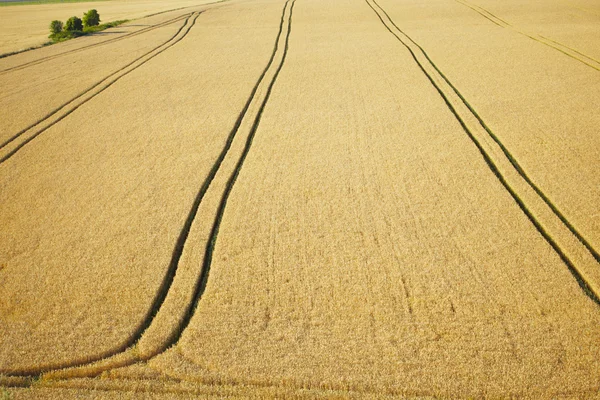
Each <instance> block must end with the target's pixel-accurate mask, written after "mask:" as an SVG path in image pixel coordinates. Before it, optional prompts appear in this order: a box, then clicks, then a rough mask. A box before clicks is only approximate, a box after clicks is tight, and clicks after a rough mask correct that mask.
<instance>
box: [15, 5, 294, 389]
mask: <svg viewBox="0 0 600 400" xmlns="http://www.w3.org/2000/svg"><path fill="white" fill-rule="evenodd" d="M294 4H295V0H286V3H285V5H284V7H283V11H282V15H281V22H280V24H279V31H278V34H277V38H276V40H275V44H274V47H273V51H272V53H271V56H270V59H269V61H268V63H267V65H266V67H265V68H264V70H263V71H262V73H261V75H260V76H259V78H258V80H257V82H256V84H255V85H254V87H253V89H252V91H251V93H250V96H249V97H248V99H247V101H246V103H245V105H244V107H243V109H242V110H241V112H240V113H239V115H238V118H237V119H236V121H235V123H234V126H233V128H232V130H231V131H230V133H229V135H228V137H227V139H226V142H225V144H224V147H223V149H222V150H221V153H220V154H219V156H218V157H217V159H216V160H215V162H214V164H213V166H212V168H211V170H210V172H209V173H208V175H207V177H206V178H205V180H204V182H203V183H202V185H201V187H200V189H199V191H198V194H197V195H196V197H195V199H194V202H193V204H192V207H191V209H190V211H189V213H188V217H187V218H186V220H185V223H184V226H183V227H182V229H181V232H180V234H179V237H178V239H177V241H176V243H175V246H174V249H173V254H172V257H171V262H170V264H169V267H168V269H167V272H166V274H165V277H164V279H163V281H162V283H161V286H160V288H159V290H158V291H157V294H156V296H155V298H154V300H153V303H152V306H151V308H150V309H149V311H148V313H147V315H146V317H145V318H144V319H143V321H142V322H141V323H140V325H139V326H138V328H136V330H135V332H134V333H133V334H132V335H131V336H130V338H129V339H128V340H127V342H126V343H125V344H123V345H121V346H119V347H118V348H117V349H115V350H113V351H111V352H110V354H109V353H106V354H103V355H100V356H97V357H94V358H93V359H92V358H88V359H86V360H79V361H76V362H69V363H64V364H60V365H54V366H45V367H42V368H35V369H33V368H31V369H27V370H19V371H8V372H4V376H6V377H8V378H9V380H11V379H12V380H14V384H11V383H10V382H7V384H6V385H7V386H9V387H11V386H14V387H17V386H23V385H27V382H34V381H37V380H39V379H40V378H42V375H43V374H46V373H53V372H55V371H56V372H58V375H57V376H56V375H54V374H50V377H49V379H51V380H58V381H60V380H65V379H69V378H82V377H96V376H98V375H100V374H101V373H102V372H104V371H107V370H110V369H114V368H117V367H124V366H128V365H132V364H134V363H138V362H144V361H148V360H149V359H151V358H153V357H155V356H157V355H159V354H161V353H162V352H164V351H165V350H166V349H167V348H169V347H170V346H172V345H175V344H176V343H177V342H178V341H179V339H180V337H181V335H182V333H183V331H184V330H185V328H186V327H187V326H188V324H189V322H190V320H191V318H192V316H193V314H194V311H195V309H196V306H197V304H198V302H199V300H200V298H201V296H202V293H203V292H204V288H205V286H206V282H207V279H208V273H209V269H210V264H211V261H212V252H213V249H214V245H215V242H216V236H217V234H218V229H219V226H220V222H221V220H222V217H223V213H224V211H225V206H226V203H227V199H228V197H229V194H230V193H231V190H232V189H233V185H234V184H235V180H236V179H237V176H238V175H239V173H240V170H241V168H242V166H243V163H244V160H245V158H246V156H247V155H248V153H249V151H250V147H251V145H252V140H253V138H254V136H255V134H256V131H257V129H258V125H259V123H260V119H261V117H262V113H263V111H264V109H265V106H266V104H267V102H268V99H269V97H270V94H271V91H272V89H273V86H274V85H275V81H276V80H277V77H278V76H279V73H280V71H281V69H282V67H283V63H284V61H285V59H286V56H287V52H288V48H289V38H290V33H291V22H292V12H293V7H294ZM288 10H289V15H288V19H287V22H288V23H287V32H286V33H285V46H284V48H283V54H282V55H281V60H280V61H279V63H278V65H277V67H276V69H275V72H274V74H273V77H272V78H271V81H270V82H269V84H268V88H267V90H266V94H265V96H264V98H262V101H261V99H260V98H258V99H257V98H256V94H257V92H258V90H259V87H260V86H261V84H262V83H263V81H264V78H265V76H266V75H267V73H268V72H269V70H271V69H272V67H273V65H274V61H275V59H276V56H277V54H278V53H279V52H280V51H279V50H280V45H279V42H280V40H281V37H282V35H283V33H284V27H285V26H286V25H285V22H286V21H285V17H286V14H288V12H287V11H288ZM190 29H191V27H190ZM188 31H189V30H188ZM180 39H181V38H180ZM180 39H179V40H180ZM255 102H260V107H259V108H258V111H257V115H256V116H255V117H254V120H253V124H252V127H251V129H250V132H249V133H248V136H247V139H246V144H245V146H244V148H243V151H242V153H241V155H240V156H239V159H238V161H237V163H236V164H235V168H234V170H233V171H232V172H231V174H230V177H229V179H228V180H227V184H226V187H225V189H224V192H223V193H222V194H221V200H220V203H219V206H218V210H217V215H216V217H215V221H214V223H213V227H212V231H211V236H210V239H209V241H208V243H207V245H206V250H205V254H206V255H205V260H204V262H203V265H202V269H201V271H200V274H199V276H198V279H197V281H196V282H195V286H194V287H193V288H192V290H193V297H192V301H191V302H190V303H189V304H188V305H187V307H186V309H185V310H183V312H182V318H181V319H180V321H179V324H178V326H177V327H175V328H174V329H173V331H172V332H171V334H170V335H169V338H168V340H166V342H165V343H163V344H162V346H161V348H160V349H158V350H157V351H155V352H154V353H153V354H151V355H147V356H138V355H134V354H132V355H130V356H129V357H124V358H122V359H115V360H114V362H110V359H111V357H117V356H119V355H123V354H126V353H127V351H129V350H132V349H133V348H134V346H135V345H136V344H137V343H138V342H139V340H140V339H141V338H142V336H143V334H144V333H145V331H146V330H147V329H148V328H149V327H150V325H151V324H152V322H153V320H154V318H155V317H156V315H157V314H158V312H159V311H160V308H161V306H162V304H163V303H164V301H165V299H166V298H167V295H168V293H169V290H170V288H171V285H172V284H173V281H174V278H175V275H176V272H177V268H178V266H179V261H180V259H181V256H182V253H183V250H184V247H185V243H186V241H187V238H188V236H189V232H190V229H191V227H192V224H193V222H194V220H195V218H196V215H197V213H198V209H199V207H200V204H201V203H202V200H203V198H204V195H205V194H206V192H207V190H208V188H209V187H210V185H211V183H212V181H213V180H214V178H215V176H216V175H217V172H218V171H219V170H220V167H221V164H222V163H223V161H224V160H225V158H226V156H227V155H228V153H229V149H230V148H231V146H232V143H233V141H234V139H235V137H236V136H237V133H238V131H239V129H240V126H241V125H242V123H243V122H244V121H245V120H246V119H247V115H248V110H249V109H250V108H251V104H253V103H255ZM224 173H226V172H224ZM102 361H108V362H107V363H106V364H104V365H102V366H99V367H98V366H95V367H89V366H90V365H92V364H94V363H98V362H102ZM88 367H89V368H88ZM62 370H64V371H62ZM61 372H64V374H61Z"/></svg>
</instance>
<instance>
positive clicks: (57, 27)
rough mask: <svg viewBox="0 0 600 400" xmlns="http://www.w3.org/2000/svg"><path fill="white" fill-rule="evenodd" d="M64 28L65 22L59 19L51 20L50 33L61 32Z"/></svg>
mask: <svg viewBox="0 0 600 400" xmlns="http://www.w3.org/2000/svg"><path fill="white" fill-rule="evenodd" d="M62 30H63V23H62V22H60V21H57V20H54V21H52V22H50V33H52V34H55V33H60V32H61V31H62Z"/></svg>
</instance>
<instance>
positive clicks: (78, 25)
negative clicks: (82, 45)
mask: <svg viewBox="0 0 600 400" xmlns="http://www.w3.org/2000/svg"><path fill="white" fill-rule="evenodd" d="M82 30H83V23H82V22H81V18H78V17H71V18H69V19H68V20H67V22H66V23H65V31H69V32H75V31H82Z"/></svg>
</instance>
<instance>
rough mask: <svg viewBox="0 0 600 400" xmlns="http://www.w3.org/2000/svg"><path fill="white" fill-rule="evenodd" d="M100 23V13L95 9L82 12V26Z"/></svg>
mask: <svg viewBox="0 0 600 400" xmlns="http://www.w3.org/2000/svg"><path fill="white" fill-rule="evenodd" d="M99 23H100V14H98V11H96V10H89V11H88V12H86V13H85V14H83V26H85V27H86V28H87V27H90V26H96V25H98V24H99Z"/></svg>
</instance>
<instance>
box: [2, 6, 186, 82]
mask: <svg viewBox="0 0 600 400" xmlns="http://www.w3.org/2000/svg"><path fill="white" fill-rule="evenodd" d="M190 15H191V13H188V14H184V15H180V16H178V17H175V18H172V19H170V20H167V21H164V22H161V23H158V24H155V25H151V26H148V27H146V28H142V29H139V30H137V31H135V32H130V33H127V34H125V35H122V36H119V37H116V38H112V39H108V40H105V41H103V42H100V43H92V44H89V45H86V46H83V47H78V48H76V49H72V50H68V51H65V52H62V53H58V54H52V55H49V56H46V57H42V58H38V59H37V60H32V61H29V62H26V63H23V64H19V65H15V66H14V67H10V68H6V69H3V70H1V71H0V75H4V74H6V73H8V72H12V71H18V70H21V69H25V68H27V67H31V66H34V65H38V64H41V63H44V62H46V61H51V60H54V59H56V58H59V57H62V56H66V55H69V54H73V53H77V52H79V51H82V50H87V49H89V48H92V47H98V46H102V45H105V44H110V43H115V42H118V41H121V40H123V39H129V38H131V37H134V36H137V35H141V34H143V33H147V32H150V31H153V30H154V29H157V28H162V27H163V26H167V25H170V24H173V23H175V22H177V21H181V20H182V19H184V18H186V17H189V16H190Z"/></svg>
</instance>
